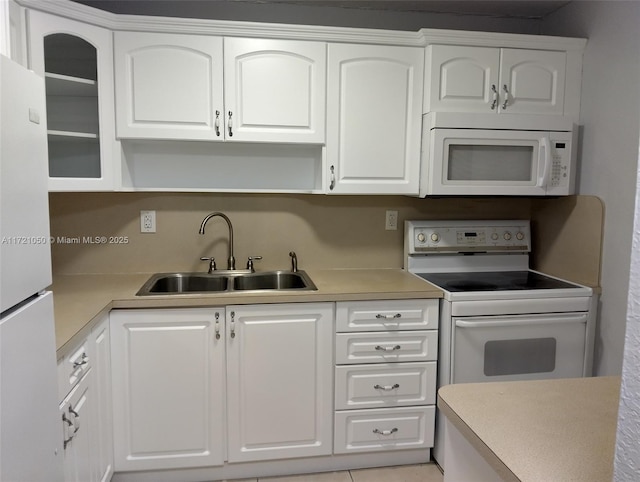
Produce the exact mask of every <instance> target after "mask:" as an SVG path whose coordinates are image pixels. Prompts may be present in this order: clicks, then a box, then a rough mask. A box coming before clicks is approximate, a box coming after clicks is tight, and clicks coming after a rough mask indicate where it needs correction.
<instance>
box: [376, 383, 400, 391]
mask: <svg viewBox="0 0 640 482" xmlns="http://www.w3.org/2000/svg"><path fill="white" fill-rule="evenodd" d="M373 388H375V389H376V390H386V391H387V392H388V391H390V390H395V389H396V388H400V385H398V384H397V383H394V384H393V385H385V386H384V387H383V386H382V385H378V384H377V383H376V384H375V385H374V386H373Z"/></svg>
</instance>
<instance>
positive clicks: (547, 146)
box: [536, 135, 551, 188]
mask: <svg viewBox="0 0 640 482" xmlns="http://www.w3.org/2000/svg"><path fill="white" fill-rule="evenodd" d="M541 141H542V146H541V147H542V148H543V150H544V156H542V155H540V156H539V157H540V161H541V162H542V165H543V169H542V176H541V177H539V178H538V184H537V185H536V187H542V188H545V187H547V183H548V182H549V179H548V178H549V171H550V170H551V142H550V141H549V136H546V135H545V136H543V137H542V139H541ZM538 171H539V169H538Z"/></svg>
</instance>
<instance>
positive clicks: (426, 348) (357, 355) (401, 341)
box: [336, 330, 438, 365]
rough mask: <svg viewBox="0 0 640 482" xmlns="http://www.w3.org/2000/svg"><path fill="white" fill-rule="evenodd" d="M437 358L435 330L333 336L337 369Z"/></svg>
mask: <svg viewBox="0 0 640 482" xmlns="http://www.w3.org/2000/svg"><path fill="white" fill-rule="evenodd" d="M437 357H438V332H437V331H436V330H425V331H402V332H388V331H385V332H376V333H338V334H337V335H336V364H337V365H345V364H353V363H390V362H412V361H430V360H436V359H437Z"/></svg>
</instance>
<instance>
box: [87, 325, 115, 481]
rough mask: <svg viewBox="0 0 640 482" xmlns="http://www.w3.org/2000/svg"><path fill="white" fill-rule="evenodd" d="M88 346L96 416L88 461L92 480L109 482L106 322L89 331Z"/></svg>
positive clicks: (110, 447)
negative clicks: (91, 357) (89, 348)
mask: <svg viewBox="0 0 640 482" xmlns="http://www.w3.org/2000/svg"><path fill="white" fill-rule="evenodd" d="M89 346H90V347H91V351H92V352H93V358H94V363H93V366H92V369H91V370H92V372H93V373H92V383H91V392H92V394H93V398H94V402H93V403H94V406H95V415H94V418H93V420H94V424H95V425H94V426H95V430H92V432H91V436H92V440H91V447H92V450H91V460H92V467H93V473H94V480H96V481H98V482H108V481H109V480H111V476H112V475H113V429H112V406H111V346H110V337H109V318H108V317H104V319H103V320H102V321H101V322H100V323H99V324H98V325H97V326H96V327H95V328H93V330H91V334H90V335H89Z"/></svg>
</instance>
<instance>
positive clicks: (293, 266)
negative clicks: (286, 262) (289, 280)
mask: <svg viewBox="0 0 640 482" xmlns="http://www.w3.org/2000/svg"><path fill="white" fill-rule="evenodd" d="M289 256H291V271H292V272H294V273H297V272H298V256H296V253H295V251H290V252H289Z"/></svg>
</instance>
